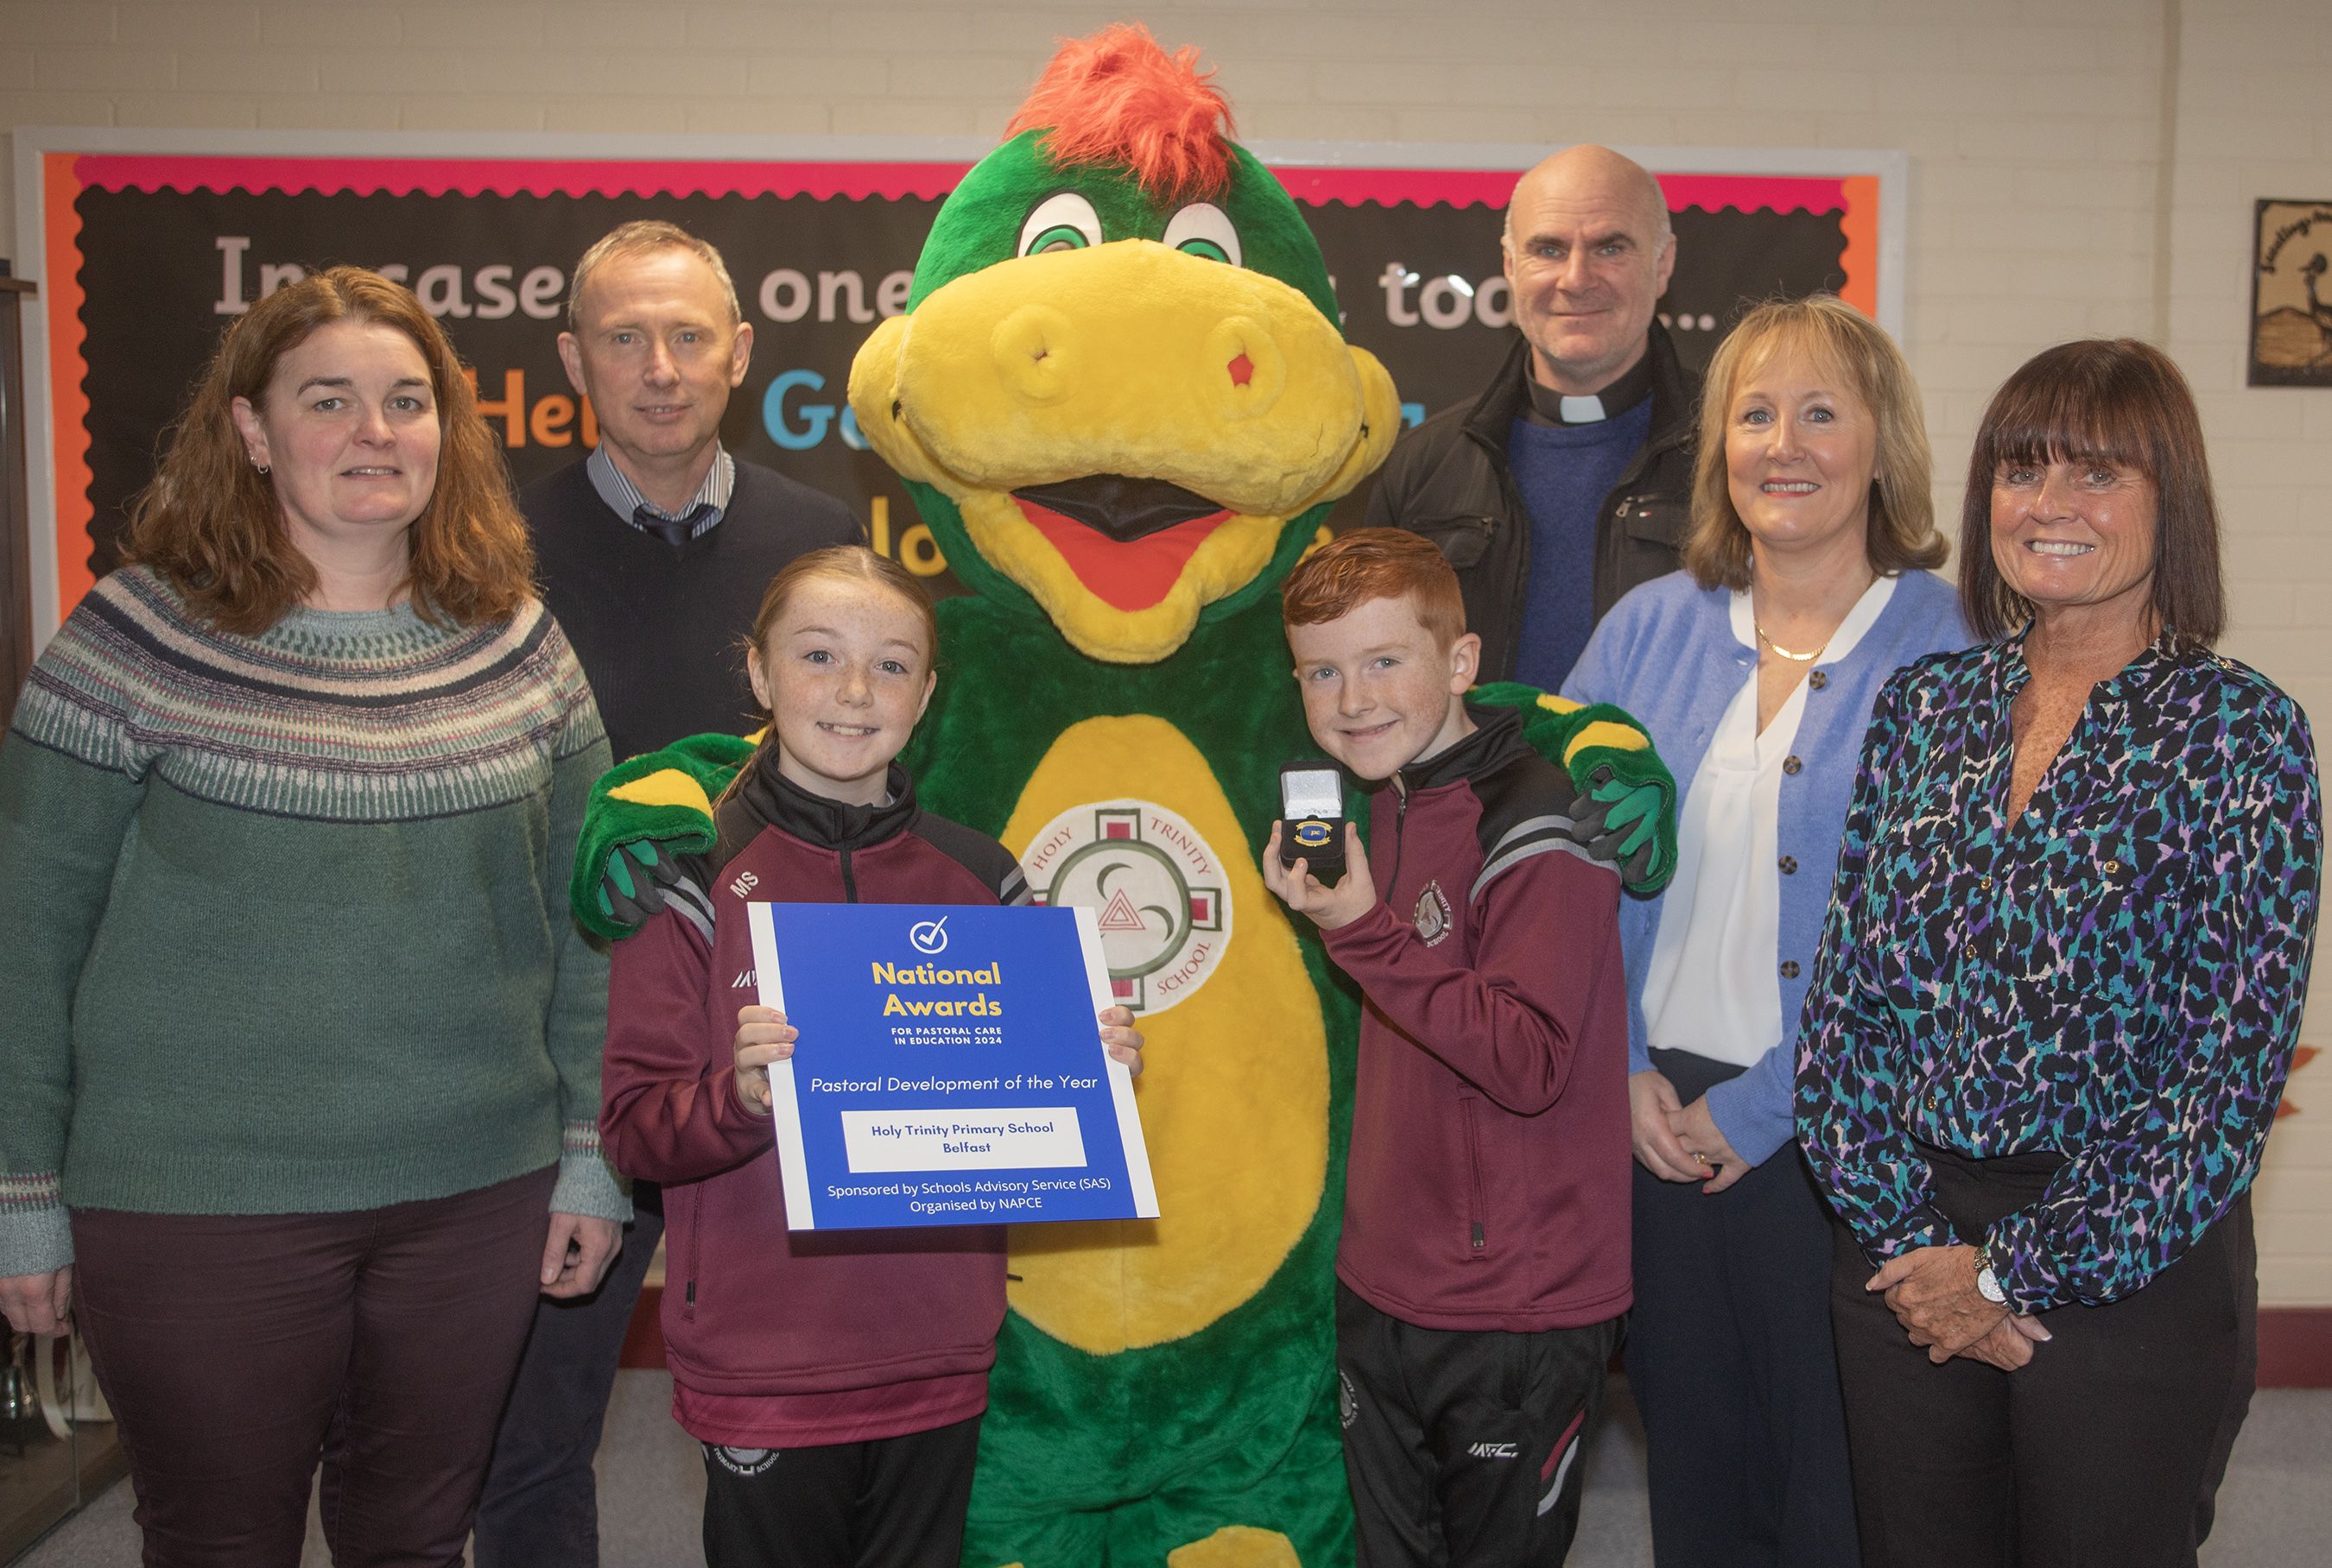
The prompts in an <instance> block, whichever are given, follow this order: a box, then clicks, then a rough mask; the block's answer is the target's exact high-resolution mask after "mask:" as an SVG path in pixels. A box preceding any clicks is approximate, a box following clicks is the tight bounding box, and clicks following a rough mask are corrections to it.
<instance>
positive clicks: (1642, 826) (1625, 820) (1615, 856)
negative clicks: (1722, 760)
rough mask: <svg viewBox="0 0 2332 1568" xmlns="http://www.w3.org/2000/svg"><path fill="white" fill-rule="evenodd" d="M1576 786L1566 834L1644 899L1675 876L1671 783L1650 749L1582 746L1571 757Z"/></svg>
mask: <svg viewBox="0 0 2332 1568" xmlns="http://www.w3.org/2000/svg"><path fill="white" fill-rule="evenodd" d="M1571 776H1572V781H1573V782H1574V783H1575V784H1578V785H1579V796H1578V800H1577V803H1575V804H1574V805H1573V806H1572V826H1571V836H1572V838H1573V839H1575V840H1576V841H1579V842H1580V843H1582V844H1584V845H1586V846H1587V850H1588V852H1589V853H1590V854H1591V855H1593V856H1594V857H1595V858H1596V859H1597V860H1610V861H1611V862H1613V863H1614V864H1615V865H1617V866H1618V867H1619V869H1620V885H1621V886H1623V887H1625V888H1626V889H1628V891H1630V893H1636V894H1639V895H1641V896H1643V897H1646V898H1649V897H1650V896H1651V895H1652V894H1654V893H1657V892H1658V891H1659V890H1660V889H1662V888H1665V887H1666V886H1668V879H1669V878H1670V877H1672V876H1674V875H1675V874H1676V861H1677V852H1676V835H1677V828H1676V797H1677V787H1676V781H1675V780H1674V779H1673V778H1671V777H1670V776H1669V774H1668V769H1667V767H1666V766H1664V765H1662V764H1661V762H1660V759H1659V755H1658V753H1656V752H1653V751H1650V750H1649V749H1634V750H1623V749H1620V748H1619V747H1615V746H1580V747H1578V748H1576V749H1575V750H1574V751H1573V752H1572V755H1571Z"/></svg>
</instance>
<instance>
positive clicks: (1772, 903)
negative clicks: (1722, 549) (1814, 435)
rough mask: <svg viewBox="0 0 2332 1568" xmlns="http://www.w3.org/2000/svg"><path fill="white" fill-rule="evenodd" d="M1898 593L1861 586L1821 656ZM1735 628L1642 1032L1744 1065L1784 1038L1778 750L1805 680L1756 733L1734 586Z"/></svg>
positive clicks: (1668, 1046) (1843, 643) (1743, 616)
mask: <svg viewBox="0 0 2332 1568" xmlns="http://www.w3.org/2000/svg"><path fill="white" fill-rule="evenodd" d="M1894 594H1895V579H1894V578H1892V577H1880V578H1878V580H1877V581H1876V582H1874V583H1872V584H1870V586H1869V587H1868V588H1867V589H1865V590H1864V591H1863V594H1862V597H1861V598H1859V599H1858V600H1856V601H1855V603H1854V608H1853V609H1851V610H1849V611H1848V612H1847V615H1846V619H1845V620H1844V621H1842V622H1840V623H1839V628H1838V630H1837V631H1836V632H1832V633H1831V634H1830V641H1829V642H1827V643H1825V644H1824V645H1823V648H1822V651H1821V658H1820V660H1818V662H1820V663H1823V664H1832V663H1836V662H1837V661H1838V660H1841V659H1843V658H1845V657H1846V656H1847V655H1848V654H1849V653H1851V652H1852V651H1854V645H1855V644H1856V643H1858V642H1859V641H1862V635H1863V633H1864V632H1868V631H1869V630H1870V627H1871V623H1872V622H1875V621H1877V620H1878V615H1879V612H1881V611H1883V610H1885V609H1886V608H1887V602H1888V600H1889V599H1891V598H1892V597H1894ZM1733 635H1734V638H1735V640H1736V641H1739V642H1740V643H1741V645H1742V646H1743V647H1744V648H1746V649H1748V650H1749V651H1750V652H1751V654H1752V658H1751V660H1750V663H1749V678H1748V679H1746V680H1745V681H1744V682H1743V683H1742V687H1741V689H1740V691H1739V692H1738V693H1736V694H1735V697H1734V698H1733V701H1732V702H1731V703H1730V704H1729V705H1728V706H1727V707H1726V708H1725V714H1724V717H1721V718H1719V719H1718V720H1717V721H1716V734H1714V735H1713V736H1710V737H1709V742H1708V750H1707V752H1706V754H1705V755H1703V756H1702V757H1701V759H1700V769H1699V771H1698V772H1697V773H1696V774H1693V776H1692V784H1691V785H1690V786H1689V787H1688V788H1687V790H1686V792H1685V797H1684V808H1683V811H1682V812H1681V813H1680V815H1679V820H1678V821H1677V873H1676V879H1675V880H1673V881H1672V882H1670V883H1669V884H1668V893H1667V895H1666V896H1665V897H1664V898H1662V899H1661V900H1660V928H1659V936H1658V938H1657V939H1656V940H1655V941H1654V942H1653V944H1652V963H1651V967H1650V969H1649V971H1648V972H1647V974H1646V975H1645V980H1644V1032H1645V1042H1646V1043H1647V1044H1648V1045H1649V1046H1650V1047H1651V1048H1652V1049H1653V1050H1688V1051H1690V1052H1692V1053H1693V1054H1694V1055H1695V1056H1702V1057H1706V1058H1708V1059H1710V1060H1714V1061H1724V1062H1733V1063H1735V1064H1737V1065H1739V1066H1742V1067H1747V1066H1748V1065H1750V1064H1751V1063H1752V1062H1754V1061H1755V1060H1757V1059H1758V1058H1759V1057H1761V1056H1763V1055H1764V1054H1765V1053H1766V1052H1767V1051H1768V1050H1772V1049H1773V1047H1774V1046H1775V1045H1777V1044H1779V1043H1780V1042H1781V1039H1782V983H1781V978H1780V975H1779V973H1778V972H1777V970H1776V969H1775V966H1774V958H1773V955H1774V954H1775V953H1777V952H1779V951H1780V950H1781V940H1782V878H1781V871H1780V869H1779V864H1778V862H1779V860H1780V855H1781V850H1780V837H1781V826H1780V818H1781V804H1782V758H1783V757H1785V756H1787V755H1790V746H1791V744H1792V742H1793V741H1795V740H1796V739H1797V735H1798V723H1799V721H1800V720H1801V719H1802V718H1803V717H1805V711H1806V683H1805V681H1804V680H1803V679H1800V680H1799V682H1798V685H1797V689H1795V690H1793V691H1792V692H1791V693H1790V698H1789V700H1788V701H1787V702H1784V703H1783V704H1782V710H1781V711H1780V712H1779V713H1776V714H1775V715H1774V716H1773V723H1771V724H1769V725H1767V726H1766V727H1765V730H1764V733H1763V734H1762V735H1761V734H1759V733H1758V731H1757V665H1756V660H1755V658H1754V655H1755V653H1756V651H1757V623H1756V618H1755V612H1754V610H1752V609H1751V607H1750V603H1749V595H1748V594H1746V593H1740V594H1734V595H1733ZM1806 668H1807V669H1809V670H1811V669H1812V668H1813V665H1812V664H1811V663H1809V664H1808V665H1807V666H1806ZM1809 869H1811V868H1809Z"/></svg>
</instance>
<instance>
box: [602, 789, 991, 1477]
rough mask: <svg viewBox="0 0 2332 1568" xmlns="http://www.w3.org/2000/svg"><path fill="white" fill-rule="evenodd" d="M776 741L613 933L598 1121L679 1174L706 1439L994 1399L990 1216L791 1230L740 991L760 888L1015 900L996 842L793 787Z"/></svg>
mask: <svg viewBox="0 0 2332 1568" xmlns="http://www.w3.org/2000/svg"><path fill="white" fill-rule="evenodd" d="M773 764H774V755H773V754H770V755H769V757H768V760H766V761H765V762H763V763H762V764H761V765H757V766H756V767H755V769H754V770H753V772H752V773H751V774H749V775H748V778H747V781H746V783H745V784H744V785H743V786H742V787H741V789H740V790H739V791H738V793H737V794H734V795H732V796H731V797H730V798H729V799H728V800H726V801H724V802H723V803H722V805H721V808H720V810H719V811H718V813H716V814H715V818H714V822H715V827H716V831H717V841H716V843H715V845H714V847H713V849H712V851H711V852H710V853H709V854H707V855H704V856H702V857H695V858H691V859H688V860H683V868H684V870H685V871H686V876H685V878H684V879H683V882H682V884H681V886H679V887H678V888H676V889H673V890H672V891H671V892H670V893H669V894H668V895H667V898H666V904H665V908H664V912H663V913H661V914H658V915H656V916H655V917H653V918H652V919H650V920H649V921H648V922H647V924H646V925H645V926H643V927H641V928H640V931H639V933H638V935H636V936H632V937H630V938H628V939H626V940H625V941H622V942H618V943H617V944H616V946H615V953H614V974H613V976H612V979H611V981H610V984H609V988H608V998H607V1064H606V1069H605V1072H604V1074H603V1075H602V1079H601V1100H600V1110H599V1134H600V1138H601V1141H602V1144H603V1145H604V1146H605V1148H606V1150H607V1157H608V1159H609V1160H610V1161H612V1162H613V1163H614V1164H615V1166H616V1169H617V1170H619V1171H621V1172H623V1173H624V1174H626V1175H629V1176H641V1177H645V1178H647V1179H649V1180H651V1181H656V1182H662V1183H664V1225H665V1231H664V1234H665V1285H664V1313H663V1322H664V1354H665V1360H666V1362H667V1364H669V1365H670V1367H671V1369H672V1375H673V1413H674V1418H675V1419H676V1420H677V1421H679V1423H680V1425H681V1427H682V1429H683V1430H685V1431H686V1432H688V1433H689V1435H690V1436H692V1437H694V1438H697V1439H699V1440H702V1441H706V1442H713V1443H727V1444H737V1445H744V1446H750V1447H757V1448H797V1447H808V1446H815V1445H818V1444H825V1443H838V1442H865V1441H872V1440H877V1439H881V1438H890V1437H899V1436H903V1435H904V1434H906V1433H909V1432H917V1431H929V1430H932V1429H934V1428H937V1427H941V1426H946V1425H949V1424H951V1422H954V1421H962V1420H966V1419H968V1418H970V1417H971V1416H974V1415H977V1414H979V1413H980V1411H983V1410H985V1409H986V1408H987V1405H988V1368H989V1364H990V1363H992V1362H993V1361H994V1360H995V1359H996V1334H997V1330H998V1329H999V1327H1000V1326H1002V1324H1003V1321H1004V1240H1003V1232H1002V1231H1001V1230H999V1229H997V1228H995V1227H977V1228H962V1229H956V1228H950V1229H945V1230H929V1231H843V1232H818V1231H798V1232H797V1231H788V1230H787V1229H786V1218H785V1199H784V1195H783V1193H782V1191H781V1189H780V1185H779V1179H778V1166H777V1162H776V1161H775V1160H774V1159H772V1158H771V1157H770V1153H769V1151H770V1147H771V1145H772V1143H773V1142H774V1129H773V1127H772V1126H771V1123H770V1118H769V1115H768V1113H766V1112H762V1111H756V1110H750V1109H748V1108H747V1107H745V1106H744V1104H743V1103H742V1102H741V1101H740V1100H739V1099H738V1098H737V1093H736V1088H735V1079H734V1068H735V1060H734V1043H735V1039H736V1033H737V1010H738V1009H739V1008H740V1007H742V1006H745V1005H747V1004H749V1003H754V1002H757V1001H758V1000H759V999H760V998H759V993H758V992H757V990H756V989H755V984H754V977H753V947H752V937H751V935H750V929H749V927H748V923H747V920H746V917H745V908H744V906H745V901H746V900H747V899H748V898H775V899H779V900H781V901H784V902H788V903H837V904H840V903H867V904H906V903H917V904H994V903H1007V904H1010V903H1020V902H1025V901H1026V900H1027V882H1026V881H1025V880H1024V879H1022V877H1021V875H1020V868H1019V866H1018V863H1016V862H1015V861H1014V860H1013V858H1012V856H1011V854H1010V853H1009V852H1008V851H1006V850H1005V848H1004V847H1003V846H1002V845H1000V844H999V843H997V842H996V841H994V840H993V839H989V838H987V837H985V836H983V835H981V834H979V833H975V832H972V831H971V830H970V829H969V828H964V827H961V826H959V825H957V824H956V823H954V822H948V821H946V820H944V819H943V818H939V817H933V816H930V815H927V814H926V813H923V812H922V811H920V810H918V809H917V807H916V805H915V799H914V790H913V785H912V784H910V783H909V781H908V778H907V774H906V771H905V770H904V769H903V768H900V767H897V766H895V765H894V767H893V768H892V770H891V776H890V793H891V796H892V801H891V803H890V804H888V805H882V806H850V805H845V804H843V803H840V802H837V801H831V800H827V799H825V798H823V797H822V796H818V795H814V794H809V793H808V792H807V791H804V790H801V789H799V788H797V787H796V786H795V785H793V784H789V783H788V782H787V781H786V780H785V779H784V778H783V777H781V776H780V775H779V774H778V772H777V769H776V767H775V766H774V765H773Z"/></svg>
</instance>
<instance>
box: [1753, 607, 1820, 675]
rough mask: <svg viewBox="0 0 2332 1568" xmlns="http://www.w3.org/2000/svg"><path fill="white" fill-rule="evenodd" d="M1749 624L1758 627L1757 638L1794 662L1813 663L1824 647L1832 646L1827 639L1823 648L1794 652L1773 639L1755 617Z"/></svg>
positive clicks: (1818, 657)
mask: <svg viewBox="0 0 2332 1568" xmlns="http://www.w3.org/2000/svg"><path fill="white" fill-rule="evenodd" d="M1749 624H1751V625H1752V626H1756V627H1757V639H1758V641H1761V642H1763V643H1764V645H1765V646H1766V647H1768V648H1770V649H1772V650H1773V651H1774V652H1776V653H1778V654H1780V655H1781V656H1782V658H1784V659H1786V660H1789V661H1790V662H1791V663H1792V664H1811V663H1812V662H1813V661H1814V660H1817V659H1820V658H1821V655H1822V648H1827V647H1829V646H1830V643H1829V642H1828V641H1824V642H1823V643H1822V645H1821V648H1817V649H1815V650H1814V651H1812V652H1811V653H1792V652H1791V651H1789V650H1788V649H1786V648H1784V647H1782V645H1781V644H1780V643H1778V642H1776V641H1773V638H1772V637H1771V636H1770V635H1768V634H1767V632H1766V631H1765V628H1764V627H1763V626H1758V625H1757V622H1756V621H1755V620H1754V618H1753V619H1752V620H1751V621H1750V622H1749ZM1833 635H1834V634H1833Z"/></svg>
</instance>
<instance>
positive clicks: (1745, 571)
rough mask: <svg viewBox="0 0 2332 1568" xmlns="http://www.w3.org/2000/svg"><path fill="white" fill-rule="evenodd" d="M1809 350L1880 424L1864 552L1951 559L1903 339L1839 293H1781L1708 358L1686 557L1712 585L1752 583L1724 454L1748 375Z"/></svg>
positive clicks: (1909, 560) (1876, 557) (1939, 561)
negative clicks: (1938, 521)
mask: <svg viewBox="0 0 2332 1568" xmlns="http://www.w3.org/2000/svg"><path fill="white" fill-rule="evenodd" d="M1792 350H1794V351H1796V352H1798V353H1801V354H1803V355H1804V356H1806V357H1807V358H1808V359H1810V360H1811V361H1812V362H1813V363H1814V364H1816V365H1818V366H1821V367H1822V368H1824V369H1825V370H1829V371H1833V372H1835V373H1836V374H1837V375H1840V377H1842V378H1843V379H1844V381H1845V382H1846V387H1845V390H1847V391H1849V392H1851V393H1853V394H1854V395H1855V396H1857V397H1858V398H1860V399H1861V400H1862V405H1863V406H1864V407H1865V408H1867V409H1868V410H1869V411H1870V416H1871V418H1872V420H1873V421H1874V422H1875V423H1877V425H1878V441H1877V442H1876V445H1875V447H1874V450H1873V452H1872V458H1873V461H1872V471H1871V479H1870V512H1869V519H1868V524H1867V526H1866V527H1865V530H1864V536H1863V537H1864V544H1863V550H1864V553H1865V554H1866V555H1867V556H1868V558H1869V561H1870V569H1871V570H1872V571H1874V572H1878V573H1881V574H1886V573H1891V572H1904V571H1911V570H1914V569H1916V570H1921V571H1926V570H1929V569H1932V568H1934V567H1935V566H1940V565H1943V563H1944V556H1945V554H1946V553H1947V546H1945V543H1944V537H1943V536H1942V535H1941V534H1939V533H1937V532H1936V531H1935V498H1934V496H1933V495H1932V494H1931V493H1930V488H1929V481H1928V475H1929V473H1930V470H1931V469H1932V461H1933V460H1932V459H1931V458H1930V457H1929V455H1928V451H1927V425H1926V416H1925V415H1924V414H1922V413H1921V412H1920V408H1919V387H1918V384H1917V383H1916V382H1915V381H1913V380H1912V379H1911V367H1910V366H1908V365H1907V364H1905V363H1904V361H1903V351H1902V350H1901V349H1899V348H1897V347H1895V340H1894V339H1893V338H1892V337H1888V335H1887V332H1886V329H1885V328H1882V327H1880V326H1879V325H1878V323H1877V322H1875V321H1873V320H1871V319H1870V318H1868V316H1865V315H1864V314H1863V313H1862V312H1861V311H1859V310H1857V309H1855V308H1854V307H1853V306H1851V305H1849V304H1847V303H1845V302H1844V301H1842V300H1841V299H1839V297H1838V296H1837V295H1835V294H1816V295H1813V296H1811V297H1810V298H1808V299H1777V300H1773V301H1770V302H1768V303H1766V304H1763V305H1760V306H1758V307H1757V308H1756V309H1754V310H1752V311H1750V312H1749V314H1748V315H1746V316H1744V317H1743V318H1741V324H1740V325H1739V326H1737V327H1735V328H1734V329H1733V330H1732V332H1731V333H1730V334H1729V335H1728V336H1727V337H1725V341H1724V342H1723V343H1722V344H1720V345H1718V347H1717V350H1716V357H1715V358H1714V359H1712V360H1710V361H1709V366H1708V380H1707V385H1706V387H1705V388H1704V389H1703V391H1702V393H1701V398H1700V429H1699V445H1698V447H1697V449H1696V451H1695V453H1694V456H1693V473H1692V527H1691V528H1690V529H1689V530H1688V531H1687V533H1686V535H1685V542H1684V552H1683V554H1684V565H1685V569H1686V570H1687V571H1688V572H1690V573H1691V574H1692V575H1693V578H1694V580H1695V581H1696V582H1697V583H1699V584H1700V585H1701V586H1702V587H1704V588H1716V587H1725V588H1731V589H1734V590H1735V591H1736V592H1737V591H1740V590H1744V589H1746V588H1747V587H1748V586H1749V567H1750V563H1751V561H1752V559H1753V556H1751V553H1750V548H1749V529H1748V527H1747V526H1746V525H1744V523H1743V522H1742V521H1741V514H1740V513H1739V512H1738V511H1736V510H1735V509H1734V506H1733V489H1732V485H1731V483H1730V477H1729V475H1728V473H1727V471H1726V469H1725V428H1726V424H1727V422H1728V421H1729V420H1730V419H1731V417H1732V411H1733V399H1734V397H1735V395H1736V394H1738V393H1739V391H1740V389H1741V384H1742V382H1743V381H1744V380H1746V379H1747V378H1748V377H1749V376H1750V375H1752V374H1754V372H1756V371H1758V370H1760V369H1762V368H1763V367H1764V366H1767V365H1769V364H1771V363H1772V362H1773V358H1774V357H1775V356H1777V355H1781V354H1785V353H1788V352H1791V351H1792Z"/></svg>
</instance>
